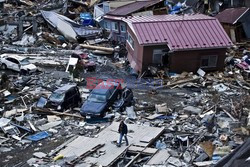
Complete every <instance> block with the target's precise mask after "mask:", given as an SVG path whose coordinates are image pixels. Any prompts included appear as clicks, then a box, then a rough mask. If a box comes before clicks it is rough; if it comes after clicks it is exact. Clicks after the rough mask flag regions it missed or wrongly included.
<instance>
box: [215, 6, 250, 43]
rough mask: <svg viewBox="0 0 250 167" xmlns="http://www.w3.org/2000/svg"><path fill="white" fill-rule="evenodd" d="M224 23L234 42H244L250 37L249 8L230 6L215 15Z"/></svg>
mask: <svg viewBox="0 0 250 167" xmlns="http://www.w3.org/2000/svg"><path fill="white" fill-rule="evenodd" d="M215 17H216V18H217V19H218V20H219V21H220V22H221V24H222V26H223V28H224V29H225V31H226V33H227V34H228V35H229V37H230V38H231V40H232V41H233V42H242V41H244V40H246V39H249V38H250V10H249V8H246V7H242V8H229V9H225V10H224V11H222V12H221V13H219V14H218V15H216V16H215Z"/></svg>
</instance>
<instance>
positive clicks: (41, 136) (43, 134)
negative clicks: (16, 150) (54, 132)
mask: <svg viewBox="0 0 250 167" xmlns="http://www.w3.org/2000/svg"><path fill="white" fill-rule="evenodd" d="M49 136H50V135H49V134H48V132H46V131H43V132H38V133H36V134H34V135H30V136H27V139H29V140H32V141H39V140H42V139H45V138H47V137H49Z"/></svg>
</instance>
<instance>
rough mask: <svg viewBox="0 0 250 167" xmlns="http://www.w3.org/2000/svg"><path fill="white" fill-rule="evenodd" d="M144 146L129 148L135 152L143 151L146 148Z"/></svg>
mask: <svg viewBox="0 0 250 167" xmlns="http://www.w3.org/2000/svg"><path fill="white" fill-rule="evenodd" d="M144 149H145V148H144V147H137V146H130V147H129V148H128V151H133V152H141V151H142V150H144Z"/></svg>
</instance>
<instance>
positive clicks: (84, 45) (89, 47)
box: [80, 44, 114, 53]
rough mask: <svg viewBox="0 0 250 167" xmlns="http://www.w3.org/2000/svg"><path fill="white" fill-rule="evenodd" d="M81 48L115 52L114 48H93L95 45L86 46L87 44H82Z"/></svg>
mask: <svg viewBox="0 0 250 167" xmlns="http://www.w3.org/2000/svg"><path fill="white" fill-rule="evenodd" d="M80 46H81V47H83V48H86V49H92V50H101V51H105V52H111V53H113V52H114V49H113V48H107V47H102V46H93V45H86V44H80Z"/></svg>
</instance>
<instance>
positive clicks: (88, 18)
mask: <svg viewBox="0 0 250 167" xmlns="http://www.w3.org/2000/svg"><path fill="white" fill-rule="evenodd" d="M80 19H81V22H82V25H83V26H89V25H91V26H94V20H93V17H92V15H91V13H88V12H86V13H81V14H80Z"/></svg>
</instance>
